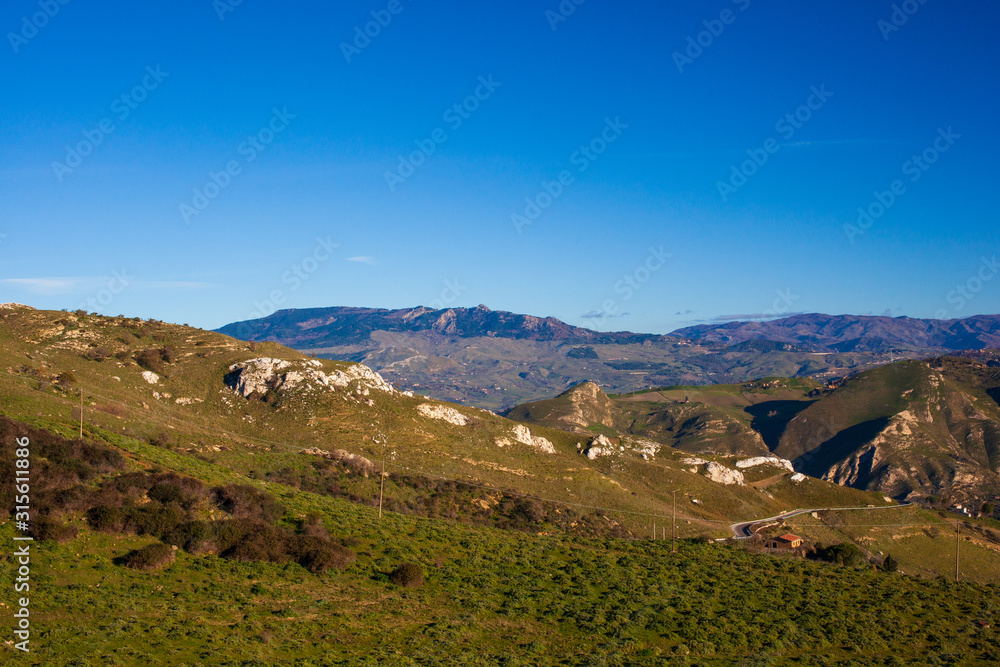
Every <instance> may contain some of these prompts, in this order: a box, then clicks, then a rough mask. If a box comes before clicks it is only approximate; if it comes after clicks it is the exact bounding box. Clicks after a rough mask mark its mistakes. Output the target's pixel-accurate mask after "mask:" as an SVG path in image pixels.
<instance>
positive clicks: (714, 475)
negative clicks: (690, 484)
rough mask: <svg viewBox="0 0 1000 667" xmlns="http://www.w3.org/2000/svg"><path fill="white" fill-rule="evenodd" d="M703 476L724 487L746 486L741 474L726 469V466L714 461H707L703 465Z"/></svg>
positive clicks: (737, 471)
mask: <svg viewBox="0 0 1000 667" xmlns="http://www.w3.org/2000/svg"><path fill="white" fill-rule="evenodd" d="M705 476H706V477H708V478H709V479H710V480H712V481H713V482H718V483H719V484H725V485H726V486H734V485H741V486H742V485H745V484H746V480H745V479H743V473H741V472H740V471H739V470H733V469H732V468H727V467H726V466H724V465H722V464H720V463H716V462H715V461H709V462H708V463H707V464H706V465H705Z"/></svg>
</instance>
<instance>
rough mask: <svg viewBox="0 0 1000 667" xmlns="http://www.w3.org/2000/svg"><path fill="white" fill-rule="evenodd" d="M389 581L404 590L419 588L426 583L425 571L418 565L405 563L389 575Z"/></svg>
mask: <svg viewBox="0 0 1000 667" xmlns="http://www.w3.org/2000/svg"><path fill="white" fill-rule="evenodd" d="M389 581H391V582H392V583H394V584H396V585H397V586H402V587H404V588H417V587H418V586H422V585H423V583H424V571H423V569H421V567H420V565H419V564H418V563H403V564H402V565H400V566H399V567H397V568H396V569H395V570H394V571H393V573H392V574H390V575H389Z"/></svg>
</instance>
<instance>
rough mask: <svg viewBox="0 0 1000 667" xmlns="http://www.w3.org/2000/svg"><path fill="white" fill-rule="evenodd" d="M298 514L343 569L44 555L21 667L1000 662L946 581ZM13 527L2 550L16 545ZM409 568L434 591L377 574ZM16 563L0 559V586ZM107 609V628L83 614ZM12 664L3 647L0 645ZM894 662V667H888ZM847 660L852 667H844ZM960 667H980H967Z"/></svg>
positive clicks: (401, 520)
mask: <svg viewBox="0 0 1000 667" xmlns="http://www.w3.org/2000/svg"><path fill="white" fill-rule="evenodd" d="M118 442H119V444H121V445H122V446H123V447H125V448H126V450H127V451H129V452H130V453H131V455H132V456H134V457H135V458H136V460H138V461H145V462H155V463H156V464H157V465H159V466H161V467H163V468H166V469H172V470H176V471H178V472H183V473H186V474H192V475H195V476H198V477H200V478H202V479H204V480H205V481H207V482H219V481H225V480H229V479H231V478H232V475H231V473H229V472H228V471H225V470H223V469H220V468H219V467H218V466H214V465H211V464H208V463H205V462H202V461H198V460H197V459H192V458H191V457H189V456H186V455H183V454H180V453H177V452H171V451H165V450H163V449H161V448H155V447H151V446H149V445H147V444H143V443H139V442H137V441H130V440H127V439H118ZM253 483H254V484H256V485H257V486H259V487H260V488H264V489H267V490H269V491H271V492H272V493H274V494H275V495H277V496H279V497H280V498H281V500H282V502H283V503H285V504H286V506H287V507H288V508H289V510H290V512H291V514H292V515H295V516H302V515H304V514H305V513H306V512H308V511H319V512H320V513H321V514H322V515H323V517H324V520H325V523H326V525H327V527H328V528H329V529H330V530H331V532H332V533H333V534H335V535H340V536H350V537H353V538H355V547H354V548H355V550H356V551H357V552H358V553H359V558H358V560H357V562H356V563H355V564H354V565H352V566H350V567H349V568H348V570H347V571H346V572H344V573H343V574H339V573H337V574H325V575H313V574H310V573H308V572H307V571H305V570H304V569H302V568H301V567H299V566H297V565H273V564H259V563H254V564H248V563H236V562H232V561H226V560H222V559H220V558H217V557H215V556H198V557H195V556H191V555H189V554H186V553H183V552H181V553H179V555H178V557H177V560H176V562H175V563H174V564H172V565H170V566H168V567H166V568H165V569H163V570H160V571H153V572H136V571H132V570H125V569H123V568H120V567H119V566H116V565H114V564H113V563H112V560H113V559H114V558H115V557H117V556H120V555H123V554H124V553H126V552H127V551H129V550H130V549H132V548H135V547H137V546H140V545H142V544H145V543H147V542H149V539H148V538H137V537H127V536H124V537H123V536H108V535H103V534H95V533H92V532H90V531H88V530H83V531H82V532H81V534H80V536H79V537H77V538H76V539H75V540H74V541H73V542H71V543H69V544H67V545H65V546H56V545H52V544H40V545H37V550H36V558H35V560H34V561H33V563H34V570H33V581H34V583H35V586H36V588H35V589H34V594H33V605H35V607H34V610H35V613H34V614H33V616H32V619H33V623H34V627H35V629H36V630H37V631H38V632H39V634H38V635H36V636H35V638H34V643H33V644H32V646H33V649H34V651H33V653H31V654H30V655H29V656H26V658H27V659H25V657H24V656H19V660H18V661H19V664H46V665H58V664H78V665H86V664H93V665H98V664H99V665H132V664H140V663H145V664H167V663H169V664H176V665H198V664H203V665H207V664H212V665H282V664H288V665H291V664H296V665H333V664H351V665H359V664H360V665H364V664H371V665H386V664H388V665H397V664H398V665H405V664H413V662H414V661H415V662H417V663H418V664H480V665H491V664H532V665H547V664H595V662H594V661H595V660H597V661H598V663H599V664H623V663H624V664H647V663H648V664H657V663H658V662H659V660H661V659H662V658H659V659H658V658H657V657H656V656H670V655H677V656H678V658H677V659H679V660H680V661H681V662H679V663H678V664H689V663H688V662H686V661H685V660H686V659H684V658H680V657H679V656H680V655H683V654H685V653H686V652H688V651H690V652H691V653H692V654H693V656H700V659H699V660H698V664H707V665H726V664H733V662H735V661H738V660H740V659H745V658H753V657H756V658H757V659H764V660H767V661H768V664H777V665H780V664H835V661H844V660H847V659H848V658H850V657H852V656H857V655H858V653H861V654H862V655H864V656H866V662H867V663H868V664H873V663H874V664H904V662H910V661H912V660H921V661H927V660H929V659H930V657H932V656H937V655H944V654H950V655H954V656H956V657H963V658H965V659H967V660H970V659H971V660H976V661H979V662H982V663H983V664H985V663H986V662H989V661H990V660H997V659H1000V652H998V651H997V649H996V642H995V636H994V634H993V633H994V632H995V631H993V630H981V629H979V628H978V626H977V622H978V621H980V620H982V621H985V622H987V623H990V624H991V625H995V624H996V623H997V622H998V621H1000V618H998V617H997V613H998V612H997V609H998V608H1000V589H998V588H997V587H996V586H982V585H977V584H961V585H955V584H950V583H948V582H935V581H922V580H919V579H915V578H910V577H905V576H901V575H888V574H885V573H880V572H876V571H872V570H870V569H860V570H856V569H852V568H842V567H839V566H832V565H820V564H814V563H808V562H802V561H796V560H790V559H781V558H774V557H771V556H755V555H753V554H750V553H747V552H744V551H741V550H739V549H732V548H726V547H722V546H719V545H698V544H693V543H683V544H681V546H680V551H679V553H677V554H671V553H669V550H670V549H669V542H648V541H638V542H625V541H619V540H608V541H595V540H584V539H573V538H539V537H532V536H528V535H523V534H518V533H510V532H502V531H496V530H493V529H486V528H472V527H468V526H462V525H457V524H454V523H448V522H443V521H436V520H427V519H415V518H412V517H404V516H399V515H394V514H391V513H390V514H387V515H386V516H385V517H384V518H383V519H382V520H381V521H379V520H378V519H377V515H376V514H375V512H374V510H372V509H371V508H366V507H361V506H358V505H355V504H351V503H347V502H344V501H340V500H335V499H330V498H326V497H322V496H316V495H314V494H309V493H303V492H296V491H294V490H292V489H288V488H287V487H282V486H280V485H273V484H264V483H260V482H253ZM10 532H11V527H10V524H9V523H5V524H4V525H3V526H0V535H2V536H3V538H4V539H8V540H9V537H10ZM403 561H417V562H419V563H421V565H422V567H423V569H424V571H425V574H426V578H427V583H426V584H425V585H424V586H423V587H421V588H419V589H400V588H397V587H395V586H393V585H391V584H389V583H388V581H387V576H386V575H387V573H388V572H389V571H391V570H392V569H393V568H394V567H396V566H397V565H398V564H399V563H400V562H403ZM12 567H13V563H12V562H11V559H10V558H5V559H4V561H3V576H11V573H10V569H11V568H12ZM95 609H100V610H102V611H104V612H105V613H103V614H101V615H97V614H93V613H92V611H93V610H95ZM3 650H4V651H5V652H10V651H11V649H10V647H9V646H5V647H4V649H3ZM893 656H895V660H897V661H898V660H902V661H904V662H893V659H894V658H893ZM844 664H846V663H844ZM969 664H973V663H969Z"/></svg>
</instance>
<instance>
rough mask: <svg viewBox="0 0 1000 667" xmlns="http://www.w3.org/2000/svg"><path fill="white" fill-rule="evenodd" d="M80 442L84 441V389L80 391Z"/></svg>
mask: <svg viewBox="0 0 1000 667" xmlns="http://www.w3.org/2000/svg"><path fill="white" fill-rule="evenodd" d="M80 440H81V442H82V441H83V389H81V390H80Z"/></svg>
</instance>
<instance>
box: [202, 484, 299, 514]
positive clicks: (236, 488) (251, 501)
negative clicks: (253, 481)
mask: <svg viewBox="0 0 1000 667" xmlns="http://www.w3.org/2000/svg"><path fill="white" fill-rule="evenodd" d="M212 493H213V495H214V496H215V502H216V503H217V504H218V505H219V507H221V508H222V509H224V510H225V511H227V512H229V513H230V514H232V515H233V516H234V517H236V518H237V519H257V520H260V521H263V522H266V523H273V522H274V521H277V520H278V519H280V518H281V516H282V515H283V514H284V513H285V508H284V506H283V505H281V503H279V502H278V501H277V500H276V499H275V498H274V496H272V495H271V494H269V493H266V492H264V491H258V490H257V489H255V488H254V487H252V486H248V485H246V484H227V485H226V486H217V487H215V488H214V489H212Z"/></svg>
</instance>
